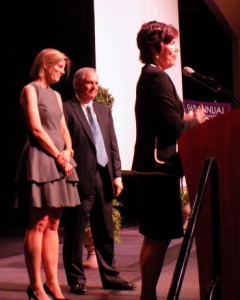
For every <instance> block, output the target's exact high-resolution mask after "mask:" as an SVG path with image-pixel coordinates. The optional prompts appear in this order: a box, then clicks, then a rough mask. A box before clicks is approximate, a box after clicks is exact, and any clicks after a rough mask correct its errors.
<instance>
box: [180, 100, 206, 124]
mask: <svg viewBox="0 0 240 300" xmlns="http://www.w3.org/2000/svg"><path fill="white" fill-rule="evenodd" d="M193 119H195V120H197V121H198V123H203V122H204V120H205V109H204V106H203V104H201V106H200V107H199V108H197V109H195V110H191V111H190V112H189V113H188V114H186V115H184V120H186V121H187V120H193Z"/></svg>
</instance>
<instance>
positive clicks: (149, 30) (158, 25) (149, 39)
mask: <svg viewBox="0 0 240 300" xmlns="http://www.w3.org/2000/svg"><path fill="white" fill-rule="evenodd" d="M177 37H178V30H177V29H176V28H175V27H174V26H173V25H171V24H169V25H167V24H165V23H163V22H157V21H150V22H147V23H144V24H143V25H142V27H141V29H140V30H139V32H138V34H137V46H138V48H139V50H140V56H139V59H140V61H142V62H143V63H153V60H154V55H153V50H155V51H156V52H157V53H159V52H160V51H161V42H163V43H164V44H169V43H170V42H171V41H172V40H173V39H174V38H177Z"/></svg>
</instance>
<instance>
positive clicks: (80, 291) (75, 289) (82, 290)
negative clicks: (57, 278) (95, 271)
mask: <svg viewBox="0 0 240 300" xmlns="http://www.w3.org/2000/svg"><path fill="white" fill-rule="evenodd" d="M70 292H71V293H73V294H77V295H87V293H88V290H87V288H86V285H85V283H78V284H73V285H71V286H70Z"/></svg>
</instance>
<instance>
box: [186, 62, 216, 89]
mask: <svg viewBox="0 0 240 300" xmlns="http://www.w3.org/2000/svg"><path fill="white" fill-rule="evenodd" d="M183 75H185V76H187V77H190V78H192V79H193V80H195V81H197V82H199V83H200V84H202V85H204V86H205V87H207V88H209V89H210V90H212V91H214V92H219V91H220V90H221V87H220V86H219V84H218V83H217V82H216V81H214V80H213V79H212V78H211V77H208V76H204V75H201V74H199V73H197V72H195V71H194V70H193V69H192V68H190V67H184V68H183Z"/></svg>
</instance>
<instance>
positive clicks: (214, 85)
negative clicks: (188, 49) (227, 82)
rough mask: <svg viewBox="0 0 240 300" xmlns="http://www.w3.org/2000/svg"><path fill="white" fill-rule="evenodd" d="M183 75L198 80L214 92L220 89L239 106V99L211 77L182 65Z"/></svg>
mask: <svg viewBox="0 0 240 300" xmlns="http://www.w3.org/2000/svg"><path fill="white" fill-rule="evenodd" d="M183 75H185V76H187V77H190V78H192V79H193V80H195V81H197V82H199V83H200V84H202V85H203V86H205V87H207V88H209V89H211V90H212V91H214V92H215V93H218V92H220V91H222V92H223V93H224V94H225V95H227V96H228V97H229V98H230V99H231V100H232V101H233V102H234V103H235V104H237V107H238V108H239V107H240V100H239V99H238V98H236V97H235V96H234V95H233V94H232V93H231V92H230V91H229V90H227V89H226V88H225V87H224V86H222V85H221V84H220V83H218V82H216V81H215V80H214V79H213V78H211V77H208V76H205V75H201V74H199V73H197V72H195V71H194V70H193V69H192V68H190V67H184V68H183Z"/></svg>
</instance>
